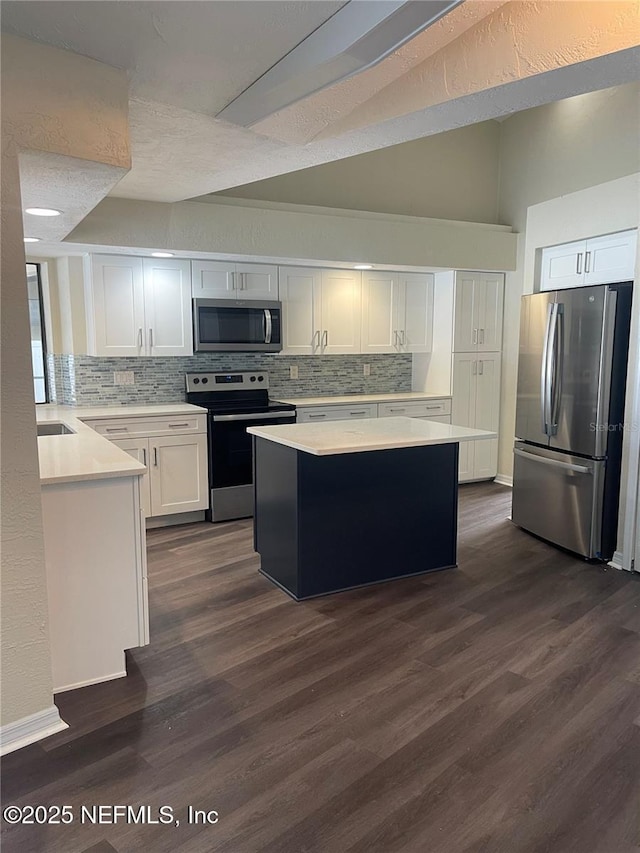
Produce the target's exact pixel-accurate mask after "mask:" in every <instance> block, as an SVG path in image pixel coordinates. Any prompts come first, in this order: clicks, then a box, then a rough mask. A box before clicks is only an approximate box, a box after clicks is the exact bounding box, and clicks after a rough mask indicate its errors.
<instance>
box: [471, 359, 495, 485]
mask: <svg viewBox="0 0 640 853" xmlns="http://www.w3.org/2000/svg"><path fill="white" fill-rule="evenodd" d="M500 363H501V355H500V353H499V352H493V353H482V355H479V357H478V361H477V363H476V373H475V377H474V378H475V382H476V394H475V421H474V424H473V425H474V426H475V427H477V428H478V429H487V430H492V431H494V432H497V431H498V426H499V422H500ZM473 443H474V445H475V448H474V460H473V479H474V480H488V479H491V478H492V477H495V476H496V474H497V472H498V439H497V438H495V439H488V440H486V441H475V442H473Z"/></svg>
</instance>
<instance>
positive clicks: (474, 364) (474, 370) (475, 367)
mask: <svg viewBox="0 0 640 853" xmlns="http://www.w3.org/2000/svg"><path fill="white" fill-rule="evenodd" d="M477 372H478V362H477V361H474V362H473V375H474V376H475V375H476V373H477Z"/></svg>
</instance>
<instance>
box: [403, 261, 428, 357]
mask: <svg viewBox="0 0 640 853" xmlns="http://www.w3.org/2000/svg"><path fill="white" fill-rule="evenodd" d="M398 307H399V323H398V328H399V332H400V351H401V352H431V345H432V337H433V275H432V274H431V273H400V301H399V306H398Z"/></svg>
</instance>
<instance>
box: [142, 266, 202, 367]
mask: <svg viewBox="0 0 640 853" xmlns="http://www.w3.org/2000/svg"><path fill="white" fill-rule="evenodd" d="M143 279H144V315H145V325H146V327H147V355H192V354H193V332H192V327H191V265H190V263H189V261H183V260H180V259H178V258H162V259H161V258H145V259H144V262H143Z"/></svg>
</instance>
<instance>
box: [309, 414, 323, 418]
mask: <svg viewBox="0 0 640 853" xmlns="http://www.w3.org/2000/svg"><path fill="white" fill-rule="evenodd" d="M326 417H327V416H326V415H325V414H321V415H309V418H326Z"/></svg>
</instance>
